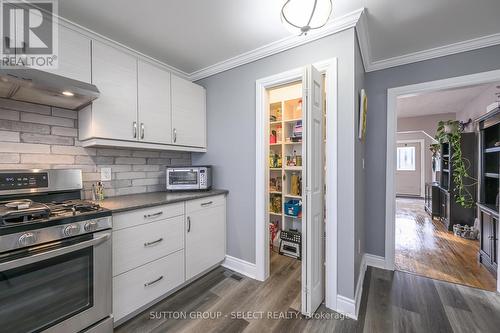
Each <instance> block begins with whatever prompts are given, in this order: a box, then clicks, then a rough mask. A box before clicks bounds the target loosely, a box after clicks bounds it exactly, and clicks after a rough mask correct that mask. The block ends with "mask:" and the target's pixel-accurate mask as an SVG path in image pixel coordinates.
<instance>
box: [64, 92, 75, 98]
mask: <svg viewBox="0 0 500 333" xmlns="http://www.w3.org/2000/svg"><path fill="white" fill-rule="evenodd" d="M62 94H63V95H64V96H69V97H72V96H75V94H73V93H72V92H71V91H63V92H62Z"/></svg>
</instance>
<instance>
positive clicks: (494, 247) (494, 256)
mask: <svg viewBox="0 0 500 333" xmlns="http://www.w3.org/2000/svg"><path fill="white" fill-rule="evenodd" d="M491 222H492V223H491V233H492V238H491V261H492V263H493V265H495V266H496V265H497V264H498V232H497V230H498V219H497V218H495V217H492V218H491Z"/></svg>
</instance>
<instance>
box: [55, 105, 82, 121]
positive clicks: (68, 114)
mask: <svg viewBox="0 0 500 333" xmlns="http://www.w3.org/2000/svg"><path fill="white" fill-rule="evenodd" d="M52 115H53V116H56V117H63V118H71V119H78V111H73V110H66V109H59V108H55V107H53V108H52Z"/></svg>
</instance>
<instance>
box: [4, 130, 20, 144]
mask: <svg viewBox="0 0 500 333" xmlns="http://www.w3.org/2000/svg"><path fill="white" fill-rule="evenodd" d="M2 141H5V142H19V141H21V138H20V135H19V132H9V131H0V142H2Z"/></svg>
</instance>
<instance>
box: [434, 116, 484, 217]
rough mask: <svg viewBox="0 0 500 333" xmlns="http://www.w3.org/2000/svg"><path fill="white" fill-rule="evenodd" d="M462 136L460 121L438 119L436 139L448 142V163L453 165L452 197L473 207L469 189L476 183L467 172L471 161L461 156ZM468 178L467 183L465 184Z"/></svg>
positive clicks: (459, 202)
mask: <svg viewBox="0 0 500 333" xmlns="http://www.w3.org/2000/svg"><path fill="white" fill-rule="evenodd" d="M461 138H462V131H461V126H460V122H459V121H457V120H447V121H440V122H439V123H438V128H437V132H436V140H437V141H438V142H439V143H440V144H443V143H446V142H448V143H449V145H450V149H451V151H452V154H451V156H450V163H451V165H452V167H453V175H452V177H453V183H454V185H455V187H454V188H453V197H454V199H455V202H456V203H457V204H459V205H460V206H462V207H464V208H472V207H474V204H475V201H474V197H473V195H472V193H471V192H470V191H469V188H470V187H473V186H474V185H475V184H476V179H474V178H473V177H471V176H470V175H469V173H468V170H469V169H470V166H471V162H470V161H469V160H468V159H466V158H464V157H463V156H462V148H461V146H460V140H461ZM467 180H469V184H467V183H466V182H467Z"/></svg>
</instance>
